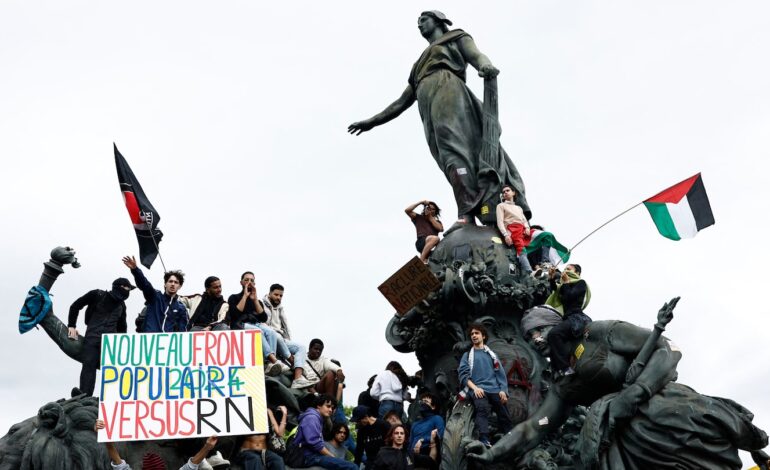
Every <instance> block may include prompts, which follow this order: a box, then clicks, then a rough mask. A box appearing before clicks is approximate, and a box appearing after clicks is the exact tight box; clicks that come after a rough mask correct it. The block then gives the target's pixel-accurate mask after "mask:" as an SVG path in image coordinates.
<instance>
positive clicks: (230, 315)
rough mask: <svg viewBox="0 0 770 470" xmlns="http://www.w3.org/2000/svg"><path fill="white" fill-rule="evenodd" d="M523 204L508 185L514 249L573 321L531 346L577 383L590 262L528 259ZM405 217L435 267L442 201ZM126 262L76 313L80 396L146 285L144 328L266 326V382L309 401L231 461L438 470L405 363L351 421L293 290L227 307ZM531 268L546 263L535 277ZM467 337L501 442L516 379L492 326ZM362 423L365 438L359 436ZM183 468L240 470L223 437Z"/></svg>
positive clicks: (504, 208)
mask: <svg viewBox="0 0 770 470" xmlns="http://www.w3.org/2000/svg"><path fill="white" fill-rule="evenodd" d="M514 197H515V190H514V189H513V188H511V187H510V186H504V187H503V192H502V194H501V200H502V202H501V203H500V204H499V205H498V207H497V219H498V224H497V226H498V229H499V230H500V232H501V235H502V237H503V239H504V242H505V244H506V245H508V246H510V247H511V248H512V249H514V250H516V256H517V258H518V259H519V261H520V263H521V266H522V269H523V270H524V271H525V272H528V273H531V274H532V275H533V276H535V277H541V278H546V279H548V280H549V281H550V284H551V290H552V295H551V297H550V298H549V299H548V301H547V302H546V305H544V306H541V308H550V309H553V310H554V311H557V312H558V313H559V315H560V316H561V317H563V321H561V322H560V323H559V324H556V325H552V328H551V329H550V330H549V331H550V334H545V333H548V331H543V332H542V333H544V334H543V335H542V337H540V334H541V331H540V330H534V331H533V332H532V333H531V334H532V335H533V338H530V339H532V340H533V341H534V342H535V344H538V343H541V344H545V342H546V336H547V343H548V345H549V346H550V348H551V351H552V352H553V354H552V358H551V364H552V368H553V369H554V370H553V373H554V376H555V377H557V378H558V377H559V376H563V375H570V374H571V373H573V371H572V369H571V368H570V367H569V363H568V362H567V359H566V356H567V355H568V352H565V351H563V349H564V347H563V345H564V344H566V343H567V342H568V341H569V339H570V338H571V337H573V336H575V335H579V334H581V332H582V330H583V329H584V328H585V326H586V324H587V323H588V322H590V321H591V319H590V318H589V317H588V316H587V315H585V313H584V312H583V308H584V307H585V306H586V305H587V303H588V300H590V290H588V286H587V284H586V283H585V281H584V280H582V279H581V277H580V275H581V271H582V270H581V267H580V266H579V265H574V264H573V265H567V266H566V267H565V269H564V272H563V273H562V272H561V271H558V270H557V269H556V267H555V266H554V265H553V264H552V262H553V259H554V256H553V253H549V251H548V249H549V247H545V249H543V250H537V251H534V252H530V253H529V254H528V255H527V254H524V253H523V250H524V248H525V247H526V246H527V244H528V242H529V241H530V239H531V235H532V232H533V231H535V230H541V231H542V227H538V226H532V227H530V226H529V223H528V221H527V219H526V218H525V217H524V216H523V213H522V211H521V208H519V207H518V206H516V205H515V204H514V203H513V200H514ZM419 205H422V206H423V211H422V213H420V214H417V213H415V209H416V208H417V206H419ZM405 212H406V213H407V215H409V217H410V219H411V220H412V222H413V223H414V225H415V228H416V230H417V242H416V244H415V247H416V249H417V251H418V252H419V253H420V259H421V260H422V261H423V262H426V263H427V261H428V259H429V257H430V254H431V250H432V249H433V248H434V247H435V246H436V245H437V244H438V242H439V234H440V232H442V231H443V226H442V224H441V222H440V220H439V215H440V209H439V208H438V206H437V205H436V203H435V202H432V201H428V200H425V201H421V202H418V203H415V204H412V205H410V206H409V207H407V208H406V210H405ZM550 250H551V251H553V248H550ZM123 263H124V264H125V266H126V267H128V268H129V270H130V273H131V275H132V277H133V279H134V283H135V284H136V285H135V286H134V285H133V284H132V283H131V282H130V281H129V280H128V279H126V278H118V279H116V280H115V281H114V282H113V284H112V288H111V290H109V291H103V290H99V289H95V290H92V291H90V292H88V293H86V294H85V295H83V296H82V297H81V298H79V299H77V300H76V301H75V302H74V303H73V304H72V306H71V308H70V311H69V318H68V324H67V326H68V331H67V334H68V336H69V337H70V338H72V339H77V338H78V331H77V320H78V316H79V312H80V310H82V309H83V308H86V313H85V323H86V325H87V329H86V334H85V337H84V340H83V341H84V343H83V344H84V347H83V360H82V361H81V362H82V363H83V366H82V372H81V376H80V384H79V387H76V388H74V389H73V395H76V394H88V395H91V394H93V391H94V384H95V378H96V370H97V369H98V368H99V357H100V351H99V349H100V338H101V335H102V334H104V333H125V332H127V321H126V305H125V300H126V299H127V298H128V297H129V295H130V293H131V291H132V290H134V289H136V288H138V289H139V291H141V292H142V295H143V297H144V301H145V308H144V309H143V311H142V313H141V314H140V315H139V317H138V318H137V320H136V331H137V332H140V333H160V332H183V331H220V330H231V329H232V330H235V329H258V330H260V331H261V335H260V337H261V339H262V353H263V360H264V365H265V375H266V377H271V378H279V377H285V380H286V379H287V381H286V383H285V385H286V386H288V387H290V388H291V389H294V390H295V391H296V393H297V394H300V395H302V394H305V396H307V399H304V400H299V402H300V403H301V406H302V408H303V409H304V411H302V412H301V413H300V414H299V416H298V423H297V426H295V427H294V428H293V429H292V430H289V429H288V427H287V418H288V415H289V412H288V410H287V408H286V407H285V406H279V407H276V408H274V409H268V410H267V413H268V425H269V432H268V433H266V434H258V435H253V436H242V437H241V438H240V439H238V440H237V441H236V442H237V445H235V446H234V447H235V449H234V451H233V450H232V449H231V452H229V454H228V457H229V458H230V459H232V460H233V461H235V462H238V463H239V464H240V465H241V466H242V467H243V468H245V469H248V470H252V469H282V468H284V466H285V464H287V463H291V464H292V466H294V467H309V466H319V467H323V468H328V469H343V470H344V469H356V468H364V469H386V468H397V469H401V468H404V469H411V468H438V466H439V461H440V456H439V448H440V440H441V438H442V436H443V433H444V427H445V423H444V419H443V417H442V413H441V410H442V403H439V398H438V397H437V396H436V395H434V394H432V393H431V392H430V391H429V390H427V389H425V388H421V387H420V386H419V385H420V380H419V378H418V377H414V376H413V377H410V376H409V375H408V374H407V373H406V371H404V369H403V368H402V367H401V365H400V364H399V363H398V362H396V361H391V362H389V363H388V364H387V365H386V366H385V370H383V371H381V372H379V373H378V374H375V375H373V376H372V377H371V378H370V379H369V381H368V384H367V385H368V388H367V390H365V391H363V392H361V394H360V395H359V397H358V403H357V406H356V407H355V408H354V409H353V410H352V416H351V417H350V420H349V421H348V418H347V417H346V415H345V413H344V411H343V390H344V387H345V374H344V372H343V369H342V366H341V364H340V362H339V361H337V360H335V359H331V358H328V357H325V356H323V351H324V342H323V341H322V340H320V339H318V338H314V339H312V340H311V341H309V343H307V344H308V345H307V347H305V345H304V344H305V343H302V342H300V341H298V340H297V338H293V337H292V333H291V330H290V328H289V320H288V317H287V315H286V311H285V310H284V306H283V303H282V299H283V294H284V287H283V286H282V285H280V284H272V285H271V286H270V288H269V290H268V291H267V294H266V295H264V297H262V298H260V297H259V296H258V294H257V289H256V286H255V282H256V278H255V275H254V273H253V272H252V271H246V272H244V273H243V274H242V275H241V278H240V290H239V292H237V293H235V294H232V295H230V296H229V297H227V298H226V299H225V297H224V296H223V295H222V282H221V280H220V279H219V278H218V277H216V276H209V277H207V278H206V279H205V281H204V283H203V288H204V290H203V292H202V293H200V294H194V295H180V294H179V291H180V290H181V288H182V286H183V285H184V282H185V277H184V274H183V273H182V272H181V271H168V272H166V273H165V274H164V276H163V288H162V290H159V289H156V288H155V287H154V286H153V284H152V283H151V282H150V281H149V280H148V279H147V278H146V277H145V275H144V273H143V272H142V270H141V269H140V268H139V267H138V266H137V262H136V260H135V258H134V257H132V256H126V257H124V258H123ZM530 266H534V267H535V271H534V272H532V268H531V267H530ZM468 336H469V338H470V340H471V348H470V349H469V350H468V351H467V352H465V354H464V355H463V357H462V359H461V360H460V366H459V369H458V378H459V382H460V386H461V389H462V390H460V391H459V396H460V397H461V398H465V399H469V400H471V401H472V403H473V405H474V408H475V421H476V427H477V429H478V431H479V440H480V441H481V442H482V444H484V445H486V446H490V445H491V442H490V436H489V429H488V428H489V426H488V420H489V415H490V413H491V412H492V411H494V412H495V414H496V415H497V422H498V428H499V430H500V431H502V432H503V433H505V432H507V431H508V430H510V427H511V425H512V423H511V419H510V415H509V414H508V410H507V407H506V406H505V405H506V402H507V398H508V397H507V390H508V385H507V379H506V377H505V374H504V371H503V370H502V367H501V364H500V361H499V360H498V358H497V356H496V355H495V353H494V352H493V351H492V350H491V349H490V348H489V347H487V346H486V345H485V341H486V340H487V332H486V329H485V327H484V325H482V324H472V325H471V326H470V328H469V330H468ZM410 386H416V387H417V390H416V394H415V398H413V397H412V396H411V394H410V392H409V388H410ZM410 401H411V402H413V403H412V406H411V407H409V408H406V407H405V405H404V403H405V402H410ZM407 409H408V410H410V413H409V414H407ZM351 423H352V425H353V428H354V430H355V435H356V436H355V439H353V436H352V435H351V428H350V424H351ZM100 425H101V426H103V424H102V423H100V422H97V424H96V428H97V429H98V428H99V426H100ZM297 449H299V450H297ZM108 451H109V454H110V459H111V460H112V462H113V463H112V466H113V468H119V469H129V468H130V467H129V466H128V465H127V464H126V463H125V461H123V460H122V459H120V456H119V455H118V454H117V450H115V447H114V446H112V445H109V446H108ZM289 454H294V455H293V457H291V456H290V455H289ZM145 457H147V456H145ZM292 458H293V460H292V461H291V462H289V460H290V459H292ZM152 461H155V462H156V463H158V465H160V464H162V461H160V458H159V457H157V456H154V457H153V456H150V458H149V460H148V461H146V462H143V467H142V468H154V467H152V466H151V465H152ZM157 468H165V467H161V466H158V467H157ZM182 468H184V469H186V470H188V469H192V470H196V469H198V468H200V469H203V470H206V469H208V468H229V461H228V460H227V459H225V458H223V457H222V455H221V453H220V452H219V450H218V449H217V438H216V436H212V437H211V438H209V439H208V440H206V442H205V443H203V444H202V446H201V448H200V450H199V451H198V452H197V453H196V454H195V455H193V456H192V457H191V458H190V459H189V460H188V461H187V463H186V464H185V465H184V466H183V467H182Z"/></svg>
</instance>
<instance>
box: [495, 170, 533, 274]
mask: <svg viewBox="0 0 770 470" xmlns="http://www.w3.org/2000/svg"><path fill="white" fill-rule="evenodd" d="M500 196H501V197H502V199H503V201H502V202H501V203H500V204H498V205H497V209H496V218H497V229H498V230H499V231H500V234H501V235H502V236H503V239H504V240H505V244H506V245H508V246H512V247H513V248H514V249H515V250H516V256H517V257H518V258H519V262H520V263H521V268H522V270H523V271H524V272H532V267H531V266H530V264H529V259H527V256H526V255H525V254H523V251H524V248H525V247H526V246H527V245H529V241H530V228H529V222H528V221H527V217H526V216H525V215H524V211H523V210H522V209H521V207H519V206H517V205H516V203H515V202H514V200H515V198H516V190H515V189H513V186H511V185H509V184H506V185H504V186H503V191H502V193H500Z"/></svg>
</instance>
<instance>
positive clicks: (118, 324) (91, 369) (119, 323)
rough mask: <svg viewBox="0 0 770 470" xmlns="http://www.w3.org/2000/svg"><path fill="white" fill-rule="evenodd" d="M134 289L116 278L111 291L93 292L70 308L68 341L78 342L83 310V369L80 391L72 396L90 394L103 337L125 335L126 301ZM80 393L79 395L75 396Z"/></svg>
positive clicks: (98, 290) (99, 358)
mask: <svg viewBox="0 0 770 470" xmlns="http://www.w3.org/2000/svg"><path fill="white" fill-rule="evenodd" d="M133 289H136V287H135V286H133V285H131V283H130V282H128V279H126V278H124V277H119V278H117V279H115V280H114V281H112V289H110V290H109V291H104V290H101V289H94V290H91V291H88V292H87V293H86V294H85V295H83V296H82V297H80V298H79V299H77V300H76V301H75V302H73V303H72V305H71V306H70V313H69V318H68V319H67V326H68V328H67V336H68V337H69V339H70V340H77V339H78V330H77V322H78V314H79V313H80V310H82V309H83V307H86V315H85V317H86V318H85V323H86V334H85V338H84V339H83V348H82V350H81V351H82V352H81V357H82V362H83V368H82V369H81V370H80V387H79V390H73V391H72V396H75V395H79V394H80V393H85V394H86V395H93V393H94V387H95V385H96V369H98V368H99V363H100V360H101V354H100V351H101V346H102V334H104V333H125V332H126V331H127V325H126V299H128V295H129V294H130V293H131V291H132V290H133ZM78 392H80V393H78Z"/></svg>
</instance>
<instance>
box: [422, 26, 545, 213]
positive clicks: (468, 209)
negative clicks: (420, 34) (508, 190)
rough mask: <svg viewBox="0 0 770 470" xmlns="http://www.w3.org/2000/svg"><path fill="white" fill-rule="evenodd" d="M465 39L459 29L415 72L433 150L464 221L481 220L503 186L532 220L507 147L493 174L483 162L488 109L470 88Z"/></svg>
mask: <svg viewBox="0 0 770 470" xmlns="http://www.w3.org/2000/svg"><path fill="white" fill-rule="evenodd" d="M463 37H468V38H470V36H469V35H468V34H467V33H465V32H464V31H462V30H459V29H457V30H453V31H449V32H447V33H445V34H444V35H443V36H441V38H439V39H438V40H436V41H435V42H433V43H432V44H431V45H430V46H428V48H427V49H425V51H424V52H423V53H422V55H421V56H420V58H419V60H417V62H416V63H415V64H414V66H413V67H412V73H411V74H410V77H409V84H410V85H411V86H412V89H413V90H414V92H415V96H416V98H417V105H418V108H419V110H420V117H421V118H422V123H423V127H424V130H425V138H426V139H427V141H428V147H430V152H431V154H432V155H433V158H434V159H435V160H436V163H437V164H438V166H439V167H440V168H441V170H442V171H443V172H444V175H445V176H446V178H447V180H449V183H450V184H451V185H452V189H453V191H454V194H455V200H456V201H457V209H458V213H459V214H460V215H466V214H478V211H479V208H480V206H481V204H482V203H484V202H485V201H487V200H489V199H490V198H492V197H494V196H495V193H496V192H497V191H499V190H500V189H501V186H502V185H503V184H510V185H511V186H513V188H514V189H515V190H516V200H515V202H516V204H517V205H518V206H520V207H521V208H522V209H523V210H524V213H525V214H526V215H527V217H528V218H529V217H530V216H531V211H530V209H529V205H528V204H527V199H526V196H525V192H524V182H523V181H522V179H521V175H519V172H518V170H517V169H516V167H515V166H514V164H513V162H512V161H511V159H510V158H509V157H508V154H506V153H505V150H503V148H502V146H500V147H498V149H499V150H498V155H497V159H496V162H495V163H494V165H493V166H494V167H493V168H489V167H486V168H485V167H484V165H482V164H481V163H480V161H479V155H480V152H481V144H482V137H483V132H482V116H483V114H482V103H481V101H479V100H478V98H476V97H475V96H474V95H473V93H471V91H470V90H469V89H468V87H467V86H466V85H465V69H466V68H467V65H468V64H467V63H466V61H465V58H464V57H463V55H462V53H461V52H460V49H459V46H458V44H457V41H458V40H459V39H461V38H463ZM480 176H481V178H480ZM495 180H496V181H495ZM492 210H493V211H494V208H492Z"/></svg>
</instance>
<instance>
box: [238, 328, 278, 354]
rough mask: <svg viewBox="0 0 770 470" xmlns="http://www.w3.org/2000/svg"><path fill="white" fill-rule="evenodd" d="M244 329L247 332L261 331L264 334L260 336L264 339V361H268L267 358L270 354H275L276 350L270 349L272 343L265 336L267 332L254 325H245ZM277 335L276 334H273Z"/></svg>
mask: <svg viewBox="0 0 770 470" xmlns="http://www.w3.org/2000/svg"><path fill="white" fill-rule="evenodd" d="M243 328H244V329H245V330H260V331H261V332H262V334H261V335H260V336H261V337H262V359H267V356H269V355H270V354H275V348H274V347H270V341H269V340H268V339H267V334H265V333H266V332H265V330H263V329H262V328H260V327H258V326H257V325H255V324H253V323H244V324H243ZM273 334H275V333H273Z"/></svg>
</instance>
